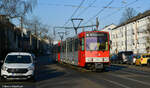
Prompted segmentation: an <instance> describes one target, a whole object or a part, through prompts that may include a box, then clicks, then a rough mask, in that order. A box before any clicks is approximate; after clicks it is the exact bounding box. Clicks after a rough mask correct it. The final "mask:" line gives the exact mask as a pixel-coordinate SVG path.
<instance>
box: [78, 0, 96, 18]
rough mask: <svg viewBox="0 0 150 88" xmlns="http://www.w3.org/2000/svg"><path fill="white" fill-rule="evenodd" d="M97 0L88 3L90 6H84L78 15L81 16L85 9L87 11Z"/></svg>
mask: <svg viewBox="0 0 150 88" xmlns="http://www.w3.org/2000/svg"><path fill="white" fill-rule="evenodd" d="M96 1H97V0H94V1H93V2H92V3H90V4H89V5H88V7H86V8H84V9H83V10H82V11H81V12H80V13H79V14H78V15H77V17H79V16H81V15H82V14H83V13H84V12H85V11H87V10H88V9H89V8H90V7H92V5H93V4H94V3H95V2H96Z"/></svg>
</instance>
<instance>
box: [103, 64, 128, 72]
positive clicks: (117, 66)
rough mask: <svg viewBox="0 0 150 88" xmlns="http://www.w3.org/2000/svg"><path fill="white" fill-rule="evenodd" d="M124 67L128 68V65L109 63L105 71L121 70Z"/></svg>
mask: <svg viewBox="0 0 150 88" xmlns="http://www.w3.org/2000/svg"><path fill="white" fill-rule="evenodd" d="M125 68H128V67H127V66H119V65H110V66H109V67H107V68H106V72H109V71H118V70H123V69H125Z"/></svg>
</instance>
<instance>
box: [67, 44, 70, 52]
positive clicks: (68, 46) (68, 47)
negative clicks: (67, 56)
mask: <svg viewBox="0 0 150 88" xmlns="http://www.w3.org/2000/svg"><path fill="white" fill-rule="evenodd" d="M69 49H70V44H69V42H67V52H69Z"/></svg>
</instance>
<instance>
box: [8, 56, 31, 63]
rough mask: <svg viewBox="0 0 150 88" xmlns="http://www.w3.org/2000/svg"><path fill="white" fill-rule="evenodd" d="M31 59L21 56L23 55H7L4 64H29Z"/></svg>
mask: <svg viewBox="0 0 150 88" xmlns="http://www.w3.org/2000/svg"><path fill="white" fill-rule="evenodd" d="M31 62H32V61H31V57H30V56H27V55H26V56H25V55H24V56H23V55H21V56H20V55H9V56H7V58H6V60H5V63H25V64H26V63H31Z"/></svg>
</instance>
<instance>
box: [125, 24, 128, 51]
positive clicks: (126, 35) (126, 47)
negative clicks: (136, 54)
mask: <svg viewBox="0 0 150 88" xmlns="http://www.w3.org/2000/svg"><path fill="white" fill-rule="evenodd" d="M125 46H126V49H125V51H127V49H128V48H127V47H128V46H127V27H126V25H125Z"/></svg>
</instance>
